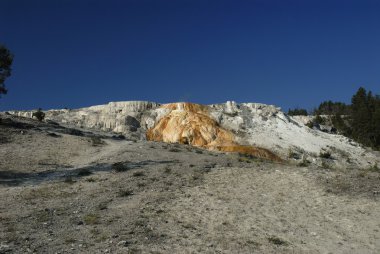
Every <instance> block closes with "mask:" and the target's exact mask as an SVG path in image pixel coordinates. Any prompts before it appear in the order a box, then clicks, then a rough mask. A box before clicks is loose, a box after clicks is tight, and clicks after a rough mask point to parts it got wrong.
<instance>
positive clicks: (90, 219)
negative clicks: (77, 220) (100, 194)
mask: <svg viewBox="0 0 380 254" xmlns="http://www.w3.org/2000/svg"><path fill="white" fill-rule="evenodd" d="M83 221H84V223H86V224H87V225H95V224H98V223H99V216H98V215H97V214H94V213H89V214H86V215H85V216H84V217H83Z"/></svg>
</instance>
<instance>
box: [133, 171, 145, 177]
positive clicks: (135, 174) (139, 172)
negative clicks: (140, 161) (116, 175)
mask: <svg viewBox="0 0 380 254" xmlns="http://www.w3.org/2000/svg"><path fill="white" fill-rule="evenodd" d="M144 175H145V174H144V172H142V171H137V172H134V173H133V176H135V177H140V176H144Z"/></svg>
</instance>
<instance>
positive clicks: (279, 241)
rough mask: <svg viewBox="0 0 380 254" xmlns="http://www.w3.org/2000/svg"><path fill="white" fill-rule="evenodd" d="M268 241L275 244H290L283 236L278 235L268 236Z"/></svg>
mask: <svg viewBox="0 0 380 254" xmlns="http://www.w3.org/2000/svg"><path fill="white" fill-rule="evenodd" d="M268 241H269V242H271V243H273V244H275V245H288V242H287V241H285V240H282V239H281V238H279V237H276V236H271V237H268Z"/></svg>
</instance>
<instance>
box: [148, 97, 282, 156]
mask: <svg viewBox="0 0 380 254" xmlns="http://www.w3.org/2000/svg"><path fill="white" fill-rule="evenodd" d="M162 108H165V109H169V110H171V112H170V113H169V114H167V115H166V116H164V117H163V118H161V119H160V121H158V122H157V124H156V125H155V126H154V127H153V128H150V129H149V130H147V132H146V137H147V140H152V141H163V142H168V143H181V144H190V145H192V146H197V147H202V148H206V149H210V150H219V151H224V152H239V153H242V154H247V155H252V156H255V157H260V158H265V159H269V160H275V161H281V159H280V158H279V157H278V156H276V155H275V154H273V153H272V152H270V151H269V150H266V149H262V148H258V147H253V146H242V145H240V144H238V143H237V142H236V141H235V135H234V134H233V133H232V132H231V131H229V130H226V129H223V128H222V127H220V125H219V124H218V123H217V122H216V121H215V120H214V119H212V118H211V116H210V115H209V110H208V107H207V106H203V105H199V104H194V103H171V104H165V105H163V106H162Z"/></svg>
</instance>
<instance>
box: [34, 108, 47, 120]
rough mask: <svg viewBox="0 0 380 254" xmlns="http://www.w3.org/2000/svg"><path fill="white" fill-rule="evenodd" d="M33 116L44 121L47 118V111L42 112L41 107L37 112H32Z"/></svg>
mask: <svg viewBox="0 0 380 254" xmlns="http://www.w3.org/2000/svg"><path fill="white" fill-rule="evenodd" d="M32 117H36V118H37V120H38V121H40V122H41V121H42V120H44V119H45V113H44V112H42V110H41V108H39V109H38V110H37V111H36V112H34V113H33V114H32Z"/></svg>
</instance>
